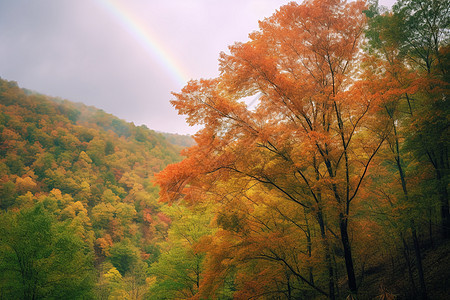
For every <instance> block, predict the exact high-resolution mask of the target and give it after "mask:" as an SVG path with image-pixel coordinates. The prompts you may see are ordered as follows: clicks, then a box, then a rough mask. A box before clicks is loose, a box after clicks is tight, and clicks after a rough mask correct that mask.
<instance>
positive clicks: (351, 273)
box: [339, 213, 358, 295]
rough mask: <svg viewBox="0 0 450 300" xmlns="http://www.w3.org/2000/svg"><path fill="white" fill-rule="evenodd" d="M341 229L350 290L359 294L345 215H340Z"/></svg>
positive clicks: (353, 293)
mask: <svg viewBox="0 0 450 300" xmlns="http://www.w3.org/2000/svg"><path fill="white" fill-rule="evenodd" d="M339 228H340V231H341V242H342V247H343V249H344V259H345V267H346V270H347V279H348V288H349V290H350V292H351V293H352V295H356V294H357V293H358V287H357V285H356V277H355V269H354V266H353V257H352V249H351V246H350V241H349V238H348V221H347V218H346V217H345V216H344V214H343V213H340V214H339Z"/></svg>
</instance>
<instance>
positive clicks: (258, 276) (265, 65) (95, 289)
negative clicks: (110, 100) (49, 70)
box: [0, 0, 450, 299]
mask: <svg viewBox="0 0 450 300" xmlns="http://www.w3.org/2000/svg"><path fill="white" fill-rule="evenodd" d="M449 40H450V1H449V0H399V1H398V2H397V3H396V4H395V5H394V6H393V8H392V10H391V11H389V10H387V9H384V8H382V7H378V4H377V1H369V3H367V2H364V1H353V2H349V3H347V2H346V1H341V0H307V1H304V3H296V2H291V3H290V4H288V5H285V6H283V7H281V8H280V9H279V10H277V11H276V12H275V13H274V14H273V15H272V16H271V17H269V18H266V19H264V20H262V21H261V22H260V23H259V30H258V31H255V32H252V33H251V34H250V35H249V41H248V42H245V43H235V44H234V45H232V46H230V47H229V50H228V51H227V52H223V53H221V54H220V59H219V68H220V75H219V76H218V77H217V78H213V79H201V80H191V81H190V82H189V83H188V84H187V85H186V86H185V87H184V88H183V89H182V91H181V92H177V93H174V94H173V96H174V100H172V104H173V105H174V107H175V108H176V109H177V110H178V112H179V113H180V114H183V115H185V116H186V117H187V122H188V123H189V124H191V125H201V126H202V129H201V130H199V131H198V132H197V133H196V134H195V135H194V136H193V140H192V139H191V138H190V137H187V136H181V135H169V134H163V133H156V132H154V131H152V130H150V129H148V128H147V127H145V126H135V125H134V124H132V123H131V124H130V123H126V122H125V121H122V120H120V119H118V118H116V117H114V116H112V115H109V114H107V113H105V112H104V111H102V110H99V109H96V108H93V107H88V106H85V105H83V104H79V103H72V102H70V101H67V100H61V99H56V98H52V97H48V96H44V95H41V94H38V93H35V92H32V91H29V90H26V89H21V88H19V87H18V85H17V84H16V83H15V82H9V81H6V80H0V153H1V155H0V209H1V213H0V257H1V260H0V299H447V297H448V294H449V293H450V291H449V286H450V281H449V278H450V268H449V267H450V212H449V202H448V185H449V159H448V148H449V145H448V143H449V137H448V131H449V128H448V127H449V126H448V124H449V119H450V117H449V101H448V97H449V82H450V78H449V72H448V71H449V65H450V45H449ZM180 153H181V155H180Z"/></svg>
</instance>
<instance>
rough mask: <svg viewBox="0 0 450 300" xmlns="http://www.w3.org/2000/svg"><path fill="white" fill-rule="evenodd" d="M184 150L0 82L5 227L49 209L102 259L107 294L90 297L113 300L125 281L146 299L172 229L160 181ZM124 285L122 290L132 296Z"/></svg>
mask: <svg viewBox="0 0 450 300" xmlns="http://www.w3.org/2000/svg"><path fill="white" fill-rule="evenodd" d="M180 149H181V147H180V146H176V145H173V144H171V143H169V142H168V141H167V139H166V138H165V137H164V136H163V135H162V134H159V133H156V132H154V131H152V130H149V129H148V128H147V127H145V126H135V125H134V124H130V123H127V122H125V121H123V120H120V119H118V118H116V117H114V116H112V115H110V114H107V113H105V112H104V111H102V110H99V109H96V108H94V107H88V106H85V105H83V104H80V103H72V102H70V101H67V100H61V99H57V98H51V97H48V96H44V95H40V94H36V93H33V92H30V91H28V90H24V89H21V88H19V87H18V86H17V84H16V83H15V82H8V81H5V80H1V79H0V208H1V210H2V211H3V212H2V214H1V215H0V218H1V219H8V218H12V219H14V218H15V217H14V216H15V215H17V214H20V212H22V211H27V210H30V209H31V210H33V209H35V208H36V207H37V206H42V210H43V211H45V213H46V214H47V213H48V214H50V215H51V216H52V218H54V219H52V220H53V221H52V222H56V223H58V224H66V225H67V226H69V227H70V228H72V229H73V230H72V231H71V232H72V234H74V235H75V236H77V237H79V238H81V240H82V241H83V243H84V246H85V251H86V253H89V255H91V256H92V257H93V260H92V264H93V265H94V264H95V266H96V270H97V271H96V272H94V271H92V272H93V273H92V274H94V273H95V274H96V276H93V278H96V279H93V281H94V282H97V288H95V289H93V290H91V291H90V293H94V294H96V297H97V298H101V297H102V295H103V294H105V295H106V294H108V293H110V292H111V284H113V282H116V283H117V280H118V279H117V278H122V277H123V278H125V277H126V278H129V280H134V281H136V282H138V283H137V284H134V285H133V287H134V289H136V290H135V292H136V293H139V291H140V290H139V289H140V288H142V287H143V285H144V283H145V272H141V271H142V270H145V268H146V265H147V264H148V263H150V262H152V261H154V260H155V259H156V258H157V256H158V253H159V250H158V247H157V246H156V242H157V241H158V240H160V239H162V238H163V237H164V236H165V235H166V232H167V228H168V224H169V223H170V220H169V219H168V218H167V217H166V216H165V215H164V214H163V213H161V212H160V204H159V203H158V201H157V199H158V189H157V188H156V187H155V186H154V185H153V181H152V177H153V174H154V173H155V172H158V171H161V170H162V169H163V168H164V167H165V166H166V165H168V164H170V163H173V162H176V161H178V160H179V159H180V156H179V151H180ZM38 211H40V210H39V209H38ZM17 218H18V219H20V217H17ZM4 226H6V227H5V228H0V229H3V230H2V231H3V232H2V233H1V234H0V235H3V236H2V237H0V252H2V254H3V255H6V254H8V255H12V256H13V257H14V255H13V254H14V253H13V251H12V250H11V249H12V248H13V247H12V246H11V244H8V243H12V242H8V240H7V239H6V238H5V236H6V235H7V233H8V230H9V232H10V233H12V232H16V231H13V228H12V227H11V228H10V227H8V226H9V225H4ZM17 226H19V227H18V228H20V226H21V224H18V225H17ZM24 226H25V225H24ZM0 227H1V225H0ZM49 228H53V227H51V226H50V227H49ZM16 229H17V228H16ZM16 229H14V230H16ZM17 230H18V229H17ZM24 230H25V229H24ZM10 267H11V266H9V267H8V266H6V265H3V264H1V263H0V269H5V268H10ZM139 270H140V271H139ZM48 272H50V271H48ZM0 273H2V272H1V271H0ZM19 273H20V272H19ZM19 273H17V274H16V275H17V276H18V277H20V276H21V275H20V274H19ZM108 274H109V275H108ZM114 274H115V275H114ZM113 275H114V276H116V277H117V278H116V279H114V280H115V281H114V280H113V277H114V276H113ZM108 276H109V277H108ZM111 276H112V277H111ZM0 277H1V276H0ZM13 277H14V276H13ZM22 277H23V276H22ZM114 278H115V277H114ZM22 279H23V278H22ZM8 280H9V279H8V278H0V286H1V287H0V290H2V293H3V295H5V296H7V297H8V296H11V297H13V296H15V295H16V294H15V293H16V292H17V291H18V290H20V289H23V288H24V287H21V285H20V284H19V282H20V280H16V281H14V282H13V281H8ZM11 280H12V279H11ZM121 280H122V279H121ZM119 281H120V280H119ZM80 282H81V281H80ZM82 282H84V283H85V281H82ZM120 282H122V283H121V284H123V286H121V287H117V286H116V288H115V290H118V291H120V290H127V288H126V283H125V281H124V280H122V281H120ZM2 285H3V286H2ZM36 293H37V294H36V295H35V296H37V297H40V296H42V295H43V294H44V290H40V289H39V288H37V290H36ZM91 296H92V295H91Z"/></svg>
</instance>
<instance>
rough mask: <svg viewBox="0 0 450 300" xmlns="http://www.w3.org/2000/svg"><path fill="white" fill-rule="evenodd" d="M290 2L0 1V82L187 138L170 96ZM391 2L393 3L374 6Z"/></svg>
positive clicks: (214, 70)
mask: <svg viewBox="0 0 450 300" xmlns="http://www.w3.org/2000/svg"><path fill="white" fill-rule="evenodd" d="M288 2H290V1H289V0H226V1H224V0H0V77H1V78H3V79H6V80H14V81H17V82H18V84H19V86H21V87H24V88H28V89H32V90H35V91H37V92H40V93H43V94H47V95H50V96H57V97H61V98H64V99H68V100H71V101H74V102H83V103H85V104H87V105H93V106H96V107H97V108H100V109H103V110H104V111H106V112H108V113H111V114H114V115H116V116H118V117H119V118H121V119H125V120H126V121H130V122H134V123H135V124H136V125H141V124H145V125H147V126H148V127H149V128H151V129H154V130H157V131H164V132H172V133H181V134H193V133H195V130H196V129H195V128H191V127H189V126H187V125H186V124H185V121H184V117H182V116H178V115H177V112H176V111H175V109H174V108H173V107H172V106H171V105H170V103H169V100H171V99H173V96H172V95H171V92H172V91H173V92H179V91H180V90H181V88H182V87H183V85H184V84H185V83H186V81H187V80H189V79H199V78H211V77H215V76H217V75H218V61H217V59H218V57H219V53H220V52H221V51H226V50H227V47H228V46H229V45H231V44H233V43H234V42H236V41H243V42H245V41H246V40H247V36H248V34H249V33H250V32H252V31H254V30H256V29H257V28H258V20H262V19H263V18H264V17H268V16H270V15H272V13H273V12H274V11H275V10H276V9H277V8H279V7H280V6H281V5H284V4H286V3H288ZM379 2H380V4H382V5H387V6H390V5H391V4H392V3H393V2H394V0H380V1H379Z"/></svg>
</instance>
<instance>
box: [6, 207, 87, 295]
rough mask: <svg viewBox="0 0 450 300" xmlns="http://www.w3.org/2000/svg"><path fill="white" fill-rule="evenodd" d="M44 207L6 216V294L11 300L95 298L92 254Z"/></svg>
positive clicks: (66, 225) (67, 227) (65, 224)
mask: <svg viewBox="0 0 450 300" xmlns="http://www.w3.org/2000/svg"><path fill="white" fill-rule="evenodd" d="M68 225H69V223H58V222H57V220H56V219H55V218H54V217H53V216H52V215H51V214H50V213H48V212H47V211H46V210H45V209H44V208H43V206H42V205H37V206H35V207H32V208H31V209H24V210H22V211H20V212H18V213H15V212H7V213H2V214H1V215H0V252H1V256H2V257H3V258H4V259H2V261H1V263H0V269H1V271H0V274H2V275H1V280H0V285H1V288H0V291H1V292H0V293H1V296H2V298H7V299H41V298H53V299H82V298H83V297H89V295H91V289H92V286H93V278H92V268H93V260H92V252H91V250H90V249H89V248H88V247H87V246H86V245H85V244H84V242H83V241H82V240H81V239H80V238H79V237H78V236H77V235H76V234H75V233H74V232H73V231H72V230H71V229H70V227H69V226H68Z"/></svg>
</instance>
